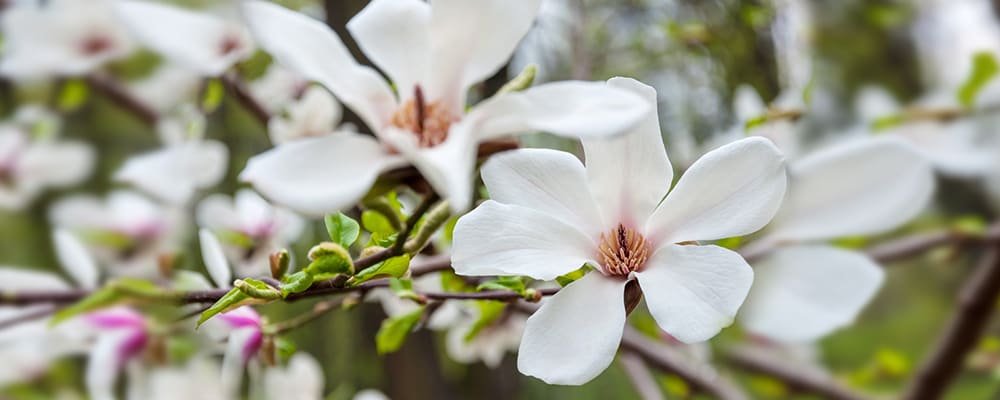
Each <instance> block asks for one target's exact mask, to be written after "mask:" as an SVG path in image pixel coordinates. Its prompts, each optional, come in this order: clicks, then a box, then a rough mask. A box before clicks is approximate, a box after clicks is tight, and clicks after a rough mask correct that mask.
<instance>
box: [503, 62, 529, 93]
mask: <svg viewBox="0 0 1000 400" xmlns="http://www.w3.org/2000/svg"><path fill="white" fill-rule="evenodd" d="M537 73H538V66H537V65H535V64H528V66H526V67H524V69H523V70H521V73H519V74H517V76H515V77H514V79H511V80H510V81H509V82H507V83H505V84H504V85H503V86H501V87H500V90H498V91H497V95H498V96H499V95H502V94H505V93H511V92H520V91H522V90H524V89H527V88H529V87H531V84H532V83H534V82H535V75H536V74H537Z"/></svg>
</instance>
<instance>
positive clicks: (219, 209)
mask: <svg viewBox="0 0 1000 400" xmlns="http://www.w3.org/2000/svg"><path fill="white" fill-rule="evenodd" d="M195 219H196V220H197V222H198V225H199V226H201V227H203V228H209V229H212V230H238V229H239V228H240V227H241V225H240V215H239V213H237V212H236V210H235V209H234V207H233V199H232V198H230V197H229V196H226V195H224V194H213V195H211V196H208V197H206V198H205V199H204V200H202V201H201V202H199V203H198V208H197V209H196V210H195Z"/></svg>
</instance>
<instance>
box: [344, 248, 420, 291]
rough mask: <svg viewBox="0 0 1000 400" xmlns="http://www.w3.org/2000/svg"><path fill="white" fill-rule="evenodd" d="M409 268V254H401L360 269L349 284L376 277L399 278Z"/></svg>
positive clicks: (356, 283)
mask: <svg viewBox="0 0 1000 400" xmlns="http://www.w3.org/2000/svg"><path fill="white" fill-rule="evenodd" d="M409 269H410V255H409V254H403V255H401V256H397V257H393V258H390V259H388V260H385V261H383V262H380V263H378V264H375V265H372V266H370V267H368V268H365V269H363V270H361V272H358V274H357V275H354V280H353V281H352V283H351V285H352V286H353V285H358V284H361V283H363V282H367V281H370V280H372V279H376V278H400V277H402V276H403V275H406V271H408V270H409Z"/></svg>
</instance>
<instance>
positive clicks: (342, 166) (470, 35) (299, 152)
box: [241, 0, 649, 215]
mask: <svg viewBox="0 0 1000 400" xmlns="http://www.w3.org/2000/svg"><path fill="white" fill-rule="evenodd" d="M539 3H540V0H521V1H517V2H510V1H506V0H441V1H434V2H432V3H430V4H428V3H425V2H423V1H419V0H402V1H398V0H375V1H372V2H371V3H369V4H368V6H367V7H365V8H364V9H363V10H362V11H361V12H360V13H359V14H358V15H356V16H355V17H354V18H353V19H352V20H351V21H350V22H349V23H348V25H347V28H348V30H349V31H350V32H351V34H352V36H353V37H354V39H355V40H356V42H357V43H358V45H359V46H360V48H361V50H362V51H363V52H364V53H365V54H366V55H367V56H368V58H369V59H370V60H372V62H373V63H375V65H377V66H378V67H379V68H380V70H381V71H383V72H384V73H385V74H386V75H387V76H388V77H389V78H390V80H391V81H392V84H393V85H392V86H390V84H389V83H388V82H386V81H385V80H384V79H383V78H382V76H381V75H380V74H379V73H378V72H376V70H375V69H373V68H370V67H366V66H362V65H361V64H359V63H358V62H357V61H355V60H354V59H353V58H352V57H351V55H350V53H349V52H348V50H347V47H346V46H344V44H343V42H341V40H340V38H338V37H337V35H336V34H335V33H334V32H333V31H332V30H330V28H329V27H327V26H326V25H325V24H324V23H322V22H320V21H317V20H314V19H312V18H309V17H307V16H305V15H302V14H298V13H295V12H292V11H289V10H287V9H284V8H282V7H280V6H277V5H274V4H271V3H265V2H260V1H251V2H247V3H246V4H245V6H244V15H245V17H246V20H247V23H248V25H249V26H250V30H251V31H252V32H253V33H254V36H255V38H256V39H257V41H258V43H259V44H260V46H261V47H262V48H263V49H265V50H267V51H268V52H269V53H271V55H273V56H274V58H275V60H277V61H278V62H279V63H281V64H282V65H283V66H285V67H287V68H289V69H291V70H293V71H296V72H298V73H300V74H301V75H302V76H304V77H306V78H309V79H312V80H314V81H317V82H319V83H320V84H322V85H323V86H325V87H326V88H327V89H329V90H330V91H331V92H332V93H333V94H334V95H335V96H336V97H337V99H338V100H340V101H341V102H343V103H344V104H345V105H346V106H347V107H349V108H351V110H352V111H354V112H355V113H356V114H357V115H358V116H359V117H360V118H361V119H362V120H363V121H364V122H365V124H366V125H367V126H368V128H370V129H371V130H372V131H373V132H374V133H375V137H374V138H373V137H371V136H367V135H361V134H357V133H353V132H337V133H335V134H332V135H327V136H323V137H321V138H316V139H310V140H300V141H296V142H293V143H289V144H286V145H281V146H278V147H277V148H275V149H273V150H271V151H268V152H266V153H264V154H261V155H259V156H257V157H254V158H253V159H251V160H250V162H249V163H248V165H247V168H246V169H245V170H244V171H243V173H242V174H241V179H243V180H245V181H247V182H250V183H251V184H253V185H254V188H255V189H257V190H258V191H259V192H261V194H263V195H264V196H266V197H268V198H270V199H273V200H275V201H276V202H278V203H279V204H283V205H286V206H289V207H291V208H293V209H295V210H297V211H300V212H304V213H308V214H311V215H322V214H325V213H329V212H331V211H336V210H340V209H343V208H345V207H347V206H349V205H351V204H354V203H355V202H356V201H357V200H359V199H360V198H361V197H362V196H363V195H364V194H365V193H366V192H367V191H368V190H369V189H370V188H371V186H372V184H373V182H374V181H375V179H376V177H377V176H378V175H379V174H380V173H381V172H383V171H386V170H388V169H392V168H396V167H400V166H403V165H405V164H407V163H411V164H413V165H414V166H416V168H417V169H418V170H420V172H421V174H422V175H423V176H424V177H425V178H426V179H427V180H428V182H429V183H430V184H431V186H433V187H434V189H435V190H436V191H437V192H438V193H440V194H441V195H442V196H443V197H445V198H447V199H448V201H449V204H450V205H451V206H452V208H453V209H454V210H455V211H464V210H465V209H467V208H468V206H469V203H470V201H471V198H472V192H473V187H472V185H473V179H472V178H473V177H472V171H473V166H474V163H475V160H476V148H477V145H478V143H479V142H482V141H486V140H491V139H495V138H498V137H501V136H506V135H511V134H517V133H524V132H532V131H546V132H550V133H554V134H559V135H563V136H573V137H602V136H609V135H614V134H617V133H621V132H624V131H625V130H627V129H630V128H632V127H633V126H634V125H635V124H636V122H637V121H638V120H639V119H640V118H641V117H642V116H643V115H645V113H646V112H647V111H648V108H649V106H648V104H646V103H644V102H643V101H642V99H640V98H638V96H635V95H634V94H632V93H629V92H627V91H624V90H618V89H615V88H608V87H606V86H605V85H603V84H601V83H594V82H576V81H570V82H559V83H552V84H546V85H541V86H537V87H533V88H530V89H527V90H525V91H523V92H517V93H507V94H502V95H499V96H495V97H493V98H490V99H488V100H484V101H482V102H480V103H478V104H476V105H475V106H473V107H472V108H470V109H468V110H466V105H467V101H466V100H467V99H466V95H467V92H468V91H469V88H470V87H472V86H473V85H475V84H476V83H478V82H481V81H483V80H484V79H486V78H487V77H489V76H491V75H493V74H494V73H495V72H496V71H497V70H499V69H500V68H501V67H502V66H503V65H504V64H505V63H506V62H507V60H508V58H510V55H511V53H512V52H513V51H514V48H515V47H516V46H517V43H518V41H520V39H521V38H522V37H523V36H524V34H525V32H527V31H528V29H529V27H530V26H531V24H532V21H533V20H534V18H535V15H536V13H537V11H538V7H539ZM392 87H395V88H396V90H395V91H393V89H392Z"/></svg>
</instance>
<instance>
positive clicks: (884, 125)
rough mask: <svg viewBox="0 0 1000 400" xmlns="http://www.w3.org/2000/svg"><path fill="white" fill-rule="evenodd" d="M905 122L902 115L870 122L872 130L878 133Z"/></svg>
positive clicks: (889, 116)
mask: <svg viewBox="0 0 1000 400" xmlns="http://www.w3.org/2000/svg"><path fill="white" fill-rule="evenodd" d="M905 121H906V118H905V117H903V114H895V115H888V116H885V117H881V118H878V119H876V120H874V121H872V126H871V128H872V130H873V131H875V132H876V133H878V132H879V131H884V130H886V129H890V128H895V127H897V126H899V125H900V124H902V123H903V122H905Z"/></svg>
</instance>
